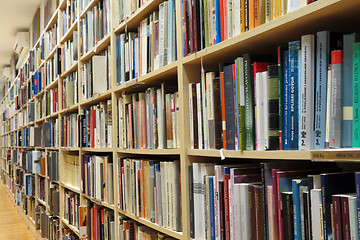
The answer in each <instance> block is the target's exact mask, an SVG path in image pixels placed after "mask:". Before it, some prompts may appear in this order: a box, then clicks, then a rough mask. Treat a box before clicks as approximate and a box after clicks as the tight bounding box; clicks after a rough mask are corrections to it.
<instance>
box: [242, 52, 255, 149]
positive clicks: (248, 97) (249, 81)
mask: <svg viewBox="0 0 360 240" xmlns="http://www.w3.org/2000/svg"><path fill="white" fill-rule="evenodd" d="M243 58H244V90H245V138H246V139H245V140H246V150H254V148H255V140H254V139H255V136H254V134H255V133H254V98H253V93H254V85H253V78H252V76H253V74H252V69H251V57H250V54H244V56H243Z"/></svg>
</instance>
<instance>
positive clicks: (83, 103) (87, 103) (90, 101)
mask: <svg viewBox="0 0 360 240" xmlns="http://www.w3.org/2000/svg"><path fill="white" fill-rule="evenodd" d="M111 93H112V90H111V89H110V90H107V91H105V92H103V93H99V94H96V95H94V96H92V97H91V98H88V99H85V100H81V101H80V106H82V107H87V106H91V105H94V104H97V103H99V102H101V101H105V100H108V99H110V98H111Z"/></svg>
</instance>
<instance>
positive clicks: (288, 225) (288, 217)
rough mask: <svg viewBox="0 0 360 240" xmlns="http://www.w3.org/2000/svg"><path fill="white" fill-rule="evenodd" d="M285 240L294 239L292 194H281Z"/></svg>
mask: <svg viewBox="0 0 360 240" xmlns="http://www.w3.org/2000/svg"><path fill="white" fill-rule="evenodd" d="M281 199H282V206H283V209H282V211H281V214H282V217H283V233H284V240H292V239H294V211H293V194H292V192H283V193H281Z"/></svg>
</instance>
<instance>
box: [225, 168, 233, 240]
mask: <svg viewBox="0 0 360 240" xmlns="http://www.w3.org/2000/svg"><path fill="white" fill-rule="evenodd" d="M229 179H230V174H225V172H224V213H225V214H224V217H225V226H224V227H225V237H226V239H230V235H231V234H230V212H229V210H230V206H229Z"/></svg>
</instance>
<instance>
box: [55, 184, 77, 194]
mask: <svg viewBox="0 0 360 240" xmlns="http://www.w3.org/2000/svg"><path fill="white" fill-rule="evenodd" d="M60 185H61V186H62V187H64V188H66V189H68V190H70V191H72V192H74V193H77V194H81V191H80V188H76V187H73V186H71V185H69V184H67V183H63V182H60Z"/></svg>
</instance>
